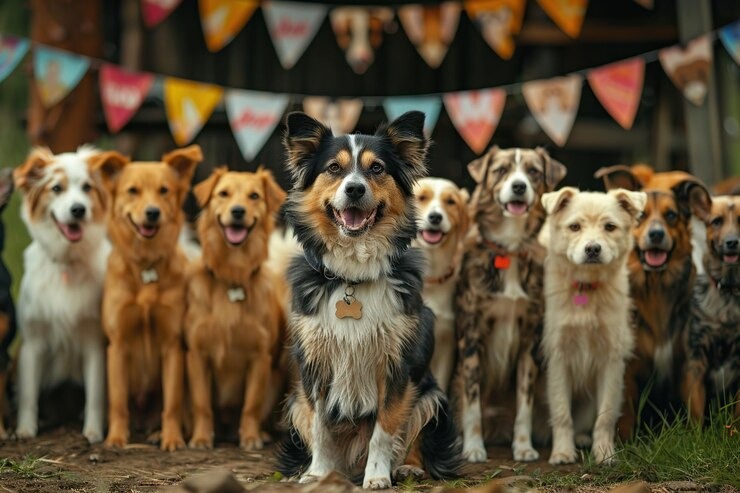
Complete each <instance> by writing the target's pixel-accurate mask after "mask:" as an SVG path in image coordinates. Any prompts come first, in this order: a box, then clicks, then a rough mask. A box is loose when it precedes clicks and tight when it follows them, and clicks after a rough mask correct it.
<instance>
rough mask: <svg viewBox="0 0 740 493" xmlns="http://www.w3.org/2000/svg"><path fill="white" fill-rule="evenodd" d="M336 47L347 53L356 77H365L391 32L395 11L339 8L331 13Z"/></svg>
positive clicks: (377, 8)
mask: <svg viewBox="0 0 740 493" xmlns="http://www.w3.org/2000/svg"><path fill="white" fill-rule="evenodd" d="M329 17H330V19H331V27H332V29H334V34H335V35H336V37H337V44H338V45H339V47H340V48H342V49H343V50H344V51H345V53H346V58H347V63H349V66H350V67H352V70H354V71H355V73H357V74H364V73H365V71H366V70H367V68H368V67H369V66H370V65H371V64H372V63H373V60H374V59H375V54H374V50H376V49H377V48H378V47H379V46H380V43H381V42H382V40H383V32H384V31H390V30H391V26H392V24H393V10H391V9H390V8H388V7H354V6H353V7H337V8H335V9H333V10H332V11H331V12H330V13H329Z"/></svg>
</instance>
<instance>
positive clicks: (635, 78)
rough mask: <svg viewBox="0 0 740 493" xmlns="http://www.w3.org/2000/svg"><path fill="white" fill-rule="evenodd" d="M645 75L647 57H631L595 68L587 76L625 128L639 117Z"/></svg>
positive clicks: (598, 94) (618, 121)
mask: <svg viewBox="0 0 740 493" xmlns="http://www.w3.org/2000/svg"><path fill="white" fill-rule="evenodd" d="M644 77H645V60H643V59H642V58H631V59H629V60H624V61H622V62H617V63H612V64H609V65H604V66H603V67H599V68H596V69H593V70H591V71H590V72H589V73H588V76H587V77H586V78H587V79H588V83H589V85H590V86H591V89H592V90H593V91H594V94H596V97H597V98H598V100H599V101H600V102H601V104H602V105H603V106H604V108H605V109H606V111H607V112H608V113H609V114H610V115H611V116H612V118H614V119H615V120H616V121H617V123H619V124H620V125H621V126H622V128H624V129H626V130H629V129H630V128H632V123H634V121H635V115H636V114H637V107H638V106H639V105H640V96H641V95H642V82H643V79H644Z"/></svg>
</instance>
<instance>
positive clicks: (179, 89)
mask: <svg viewBox="0 0 740 493" xmlns="http://www.w3.org/2000/svg"><path fill="white" fill-rule="evenodd" d="M223 92H224V90H223V88H222V87H219V86H214V85H211V84H201V83H198V82H192V81H189V80H184V79H174V78H167V79H165V81H164V107H165V112H166V113H167V122H168V123H169V125H170V131H171V132H172V136H173V137H174V139H175V142H176V143H177V145H179V146H184V145H187V144H189V143H190V142H192V140H193V139H194V138H195V136H196V135H197V134H198V132H200V129H201V128H203V125H204V124H205V123H206V121H207V120H208V118H209V117H210V116H211V113H213V110H214V108H215V107H216V105H217V104H218V102H219V101H221V96H222V94H223Z"/></svg>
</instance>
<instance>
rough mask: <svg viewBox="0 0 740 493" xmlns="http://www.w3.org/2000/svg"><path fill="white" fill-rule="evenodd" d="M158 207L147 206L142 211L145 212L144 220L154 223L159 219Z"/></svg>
mask: <svg viewBox="0 0 740 493" xmlns="http://www.w3.org/2000/svg"><path fill="white" fill-rule="evenodd" d="M159 212H160V211H159V208H158V207H147V208H146V210H145V211H144V214H146V220H147V221H149V222H150V223H155V222H157V221H158V220H159Z"/></svg>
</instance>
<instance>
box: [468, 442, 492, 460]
mask: <svg viewBox="0 0 740 493" xmlns="http://www.w3.org/2000/svg"><path fill="white" fill-rule="evenodd" d="M463 457H465V460H467V461H468V462H485V461H486V460H487V459H488V455H487V454H486V449H485V447H483V443H481V444H480V445H474V446H470V447H464V448H463Z"/></svg>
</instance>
